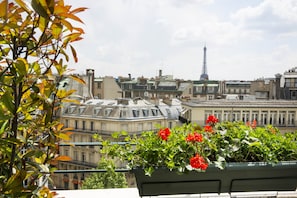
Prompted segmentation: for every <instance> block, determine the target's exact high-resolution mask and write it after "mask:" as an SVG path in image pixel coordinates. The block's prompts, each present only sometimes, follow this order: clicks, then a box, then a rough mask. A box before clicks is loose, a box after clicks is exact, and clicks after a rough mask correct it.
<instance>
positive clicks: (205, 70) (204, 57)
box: [200, 46, 208, 80]
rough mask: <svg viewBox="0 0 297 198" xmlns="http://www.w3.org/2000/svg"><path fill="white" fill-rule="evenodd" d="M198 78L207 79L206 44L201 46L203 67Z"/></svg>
mask: <svg viewBox="0 0 297 198" xmlns="http://www.w3.org/2000/svg"><path fill="white" fill-rule="evenodd" d="M200 80H208V74H207V67H206V46H204V48H203V67H202V74H201V75H200Z"/></svg>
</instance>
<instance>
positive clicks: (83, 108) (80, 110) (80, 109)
mask: <svg viewBox="0 0 297 198" xmlns="http://www.w3.org/2000/svg"><path fill="white" fill-rule="evenodd" d="M85 110H86V107H85V106H81V107H79V114H82V113H83V112H84V111H85Z"/></svg>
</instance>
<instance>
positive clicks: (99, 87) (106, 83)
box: [94, 76, 123, 99]
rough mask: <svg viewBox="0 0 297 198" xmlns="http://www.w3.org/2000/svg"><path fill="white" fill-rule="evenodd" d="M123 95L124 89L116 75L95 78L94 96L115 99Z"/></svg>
mask: <svg viewBox="0 0 297 198" xmlns="http://www.w3.org/2000/svg"><path fill="white" fill-rule="evenodd" d="M122 97H123V92H122V89H121V88H120V86H119V84H118V82H117V80H116V79H115V78H114V77H112V76H105V77H99V78H94V98H97V99H115V98H122Z"/></svg>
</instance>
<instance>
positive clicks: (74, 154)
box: [73, 151, 78, 161]
mask: <svg viewBox="0 0 297 198" xmlns="http://www.w3.org/2000/svg"><path fill="white" fill-rule="evenodd" d="M73 156H74V160H76V161H77V160H78V152H77V151H73Z"/></svg>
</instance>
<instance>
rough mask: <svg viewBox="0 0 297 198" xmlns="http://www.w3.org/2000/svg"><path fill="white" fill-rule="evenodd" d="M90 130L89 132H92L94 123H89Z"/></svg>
mask: <svg viewBox="0 0 297 198" xmlns="http://www.w3.org/2000/svg"><path fill="white" fill-rule="evenodd" d="M90 129H91V131H94V122H93V121H91V122H90Z"/></svg>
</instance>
